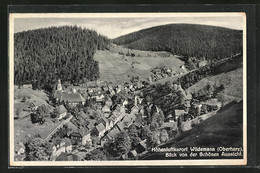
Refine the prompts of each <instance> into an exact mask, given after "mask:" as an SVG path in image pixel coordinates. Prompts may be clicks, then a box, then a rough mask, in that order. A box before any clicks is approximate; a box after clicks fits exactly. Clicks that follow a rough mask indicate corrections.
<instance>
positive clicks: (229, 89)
mask: <svg viewBox="0 0 260 173" xmlns="http://www.w3.org/2000/svg"><path fill="white" fill-rule="evenodd" d="M208 84H211V85H213V86H219V85H221V84H223V85H224V87H225V89H224V91H223V93H221V94H222V95H223V96H224V98H225V102H230V101H233V100H236V101H240V100H242V99H243V69H242V68H238V69H236V70H233V71H230V72H227V73H221V74H219V75H215V76H210V77H206V78H204V79H202V80H201V81H199V82H198V83H196V84H195V85H193V86H191V87H189V88H187V89H186V91H187V92H190V93H195V92H197V91H198V90H200V89H202V88H204V87H205V86H206V85H208Z"/></svg>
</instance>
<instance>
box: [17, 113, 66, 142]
mask: <svg viewBox="0 0 260 173" xmlns="http://www.w3.org/2000/svg"><path fill="white" fill-rule="evenodd" d="M60 124H61V121H57V122H55V121H53V119H52V118H45V123H44V124H42V125H39V124H32V122H31V118H30V116H28V117H25V118H23V119H18V120H14V140H15V141H14V142H15V144H16V143H17V142H20V141H21V142H23V143H24V142H26V141H27V140H28V139H29V138H30V137H32V138H34V137H35V136H38V137H41V138H42V139H45V138H46V137H47V136H48V135H49V134H50V133H51V132H52V131H53V130H54V129H55V128H56V127H57V126H59V125H60Z"/></svg>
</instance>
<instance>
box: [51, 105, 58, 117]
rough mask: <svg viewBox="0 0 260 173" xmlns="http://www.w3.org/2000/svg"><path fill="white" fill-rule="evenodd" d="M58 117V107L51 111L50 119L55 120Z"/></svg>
mask: <svg viewBox="0 0 260 173" xmlns="http://www.w3.org/2000/svg"><path fill="white" fill-rule="evenodd" d="M59 115H60V108H59V107H56V108H55V109H54V110H53V112H52V114H51V117H52V118H57V117H58V116H59Z"/></svg>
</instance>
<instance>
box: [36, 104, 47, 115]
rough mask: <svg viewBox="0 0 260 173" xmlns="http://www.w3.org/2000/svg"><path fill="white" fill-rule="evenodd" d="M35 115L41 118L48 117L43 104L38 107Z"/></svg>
mask: <svg viewBox="0 0 260 173" xmlns="http://www.w3.org/2000/svg"><path fill="white" fill-rule="evenodd" d="M36 114H39V115H41V116H48V114H49V110H48V108H47V106H46V105H45V104H42V105H41V106H39V107H38V108H37V110H36Z"/></svg>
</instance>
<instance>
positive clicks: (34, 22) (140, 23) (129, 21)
mask: <svg viewBox="0 0 260 173" xmlns="http://www.w3.org/2000/svg"><path fill="white" fill-rule="evenodd" d="M176 23H187V24H202V25H213V26H221V27H226V28H231V29H238V30H242V29H243V19H242V17H241V16H225V17H224V16H223V17H138V18H136V17H116V18H115V17H111V18H87V17H86V18H15V19H14V32H15V33H17V32H22V31H27V30H32V29H39V28H46V27H50V26H63V25H73V26H74V25H77V26H81V27H84V28H87V29H94V30H96V31H97V32H98V33H100V34H102V35H105V36H107V37H108V38H111V39H113V38H116V37H119V36H122V35H125V34H128V33H131V32H135V31H139V30H141V29H145V28H150V27H153V26H158V25H165V24H176Z"/></svg>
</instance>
